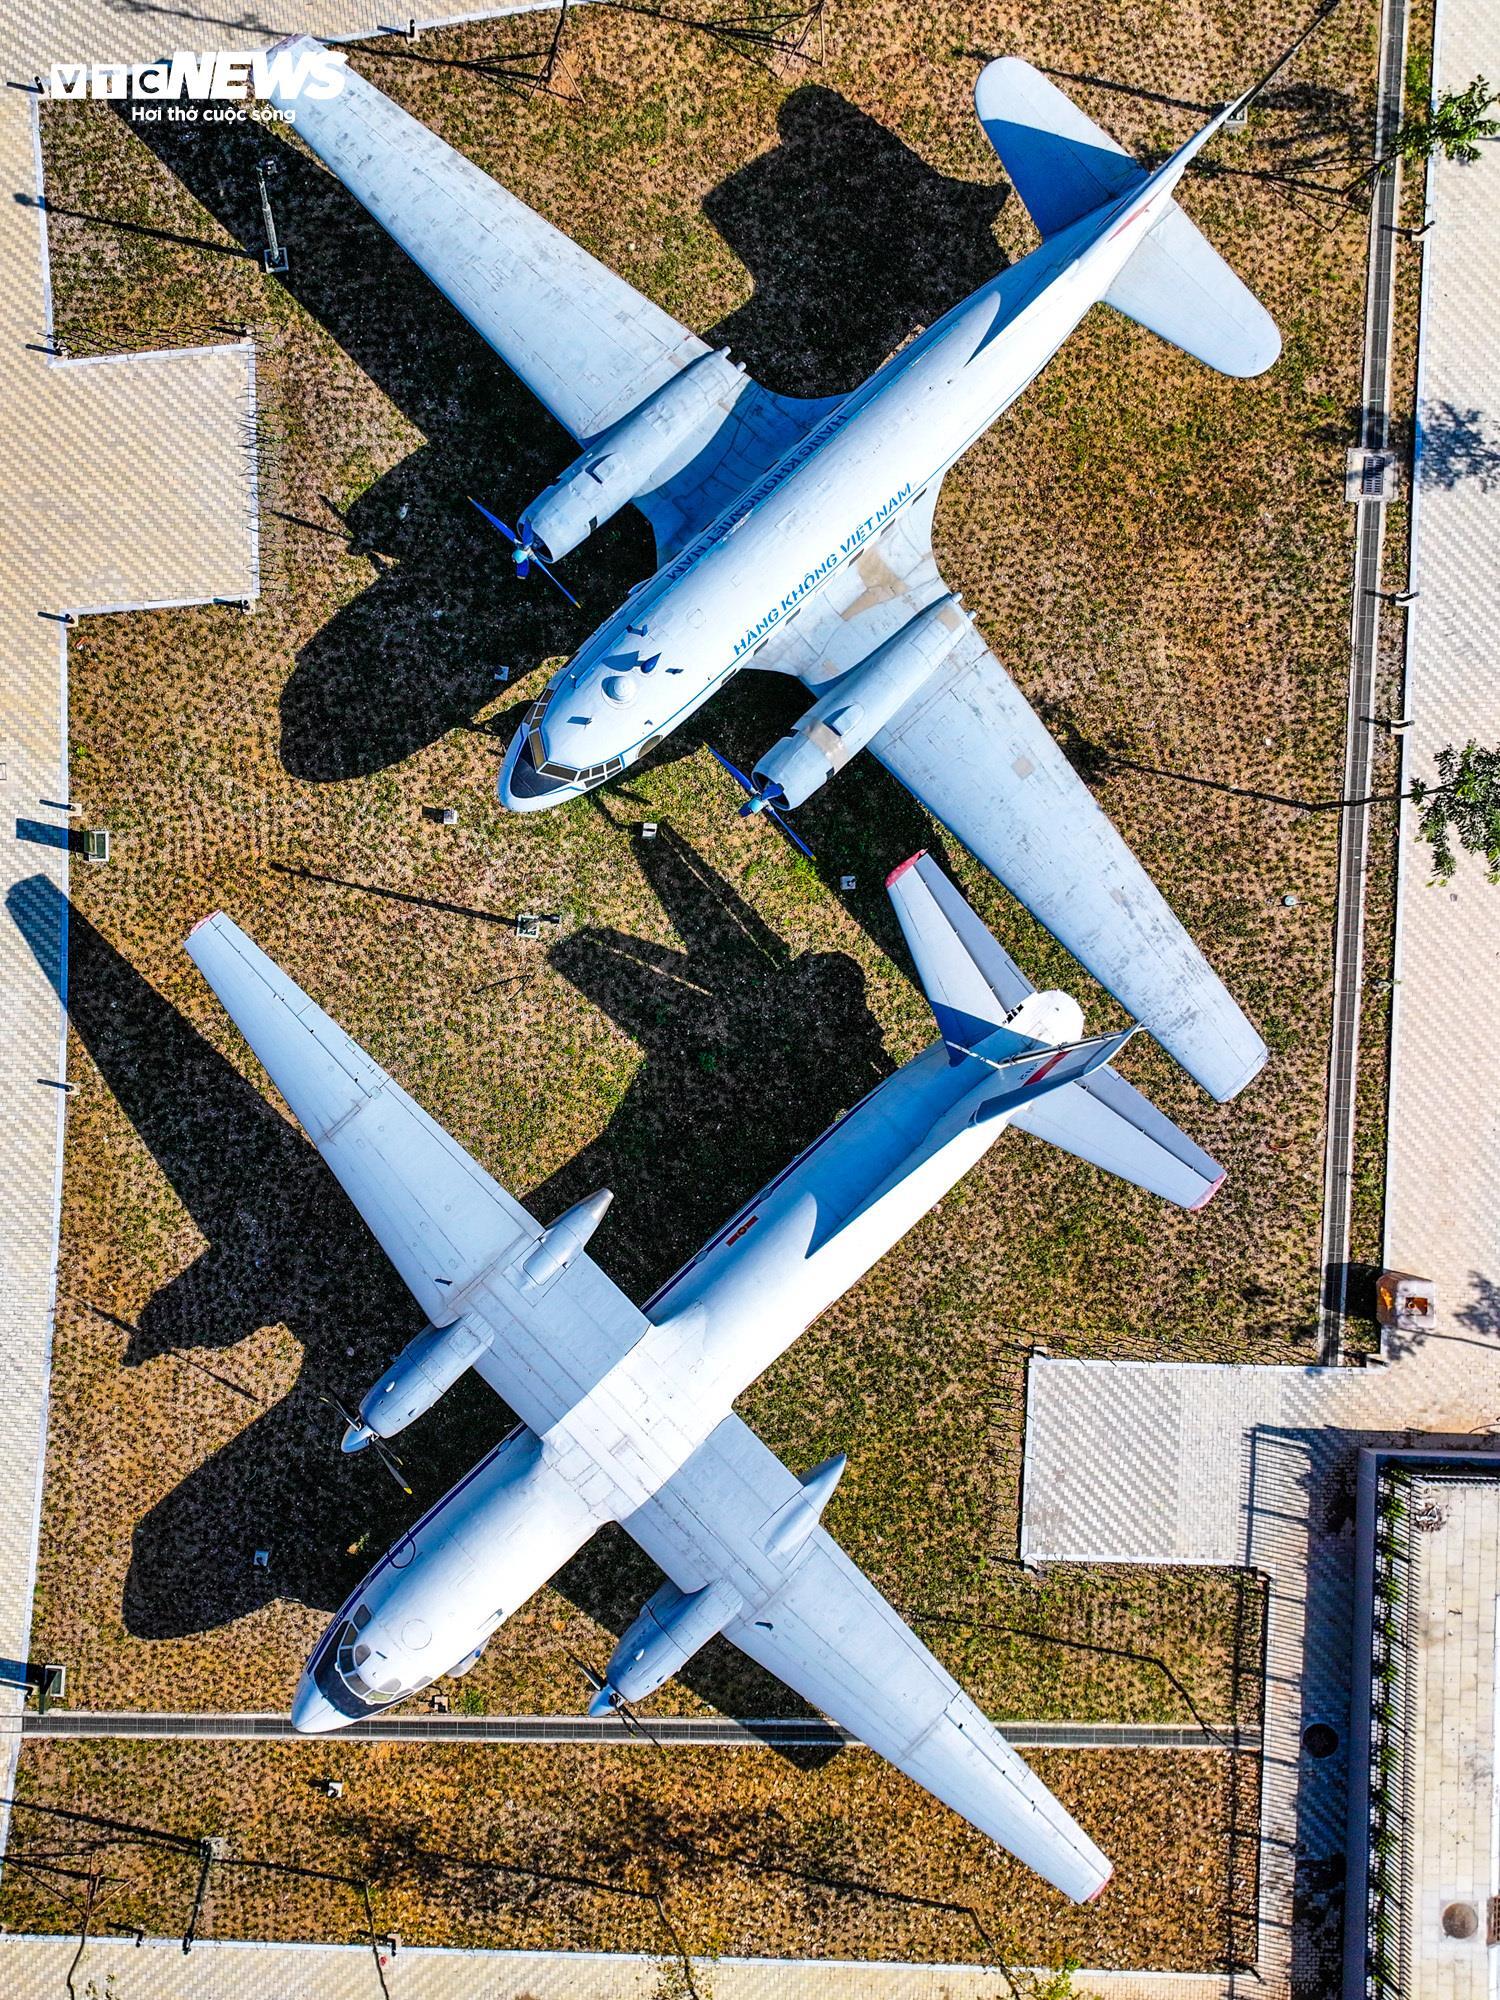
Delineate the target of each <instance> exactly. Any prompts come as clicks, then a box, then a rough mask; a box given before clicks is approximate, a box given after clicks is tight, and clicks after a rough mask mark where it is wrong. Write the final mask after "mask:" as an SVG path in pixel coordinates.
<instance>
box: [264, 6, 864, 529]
mask: <svg viewBox="0 0 1500 2000" xmlns="http://www.w3.org/2000/svg"><path fill="white" fill-rule="evenodd" d="M281 46H283V47H284V48H285V49H286V50H287V51H288V53H291V54H295V52H296V51H297V50H298V49H300V48H304V47H305V48H315V47H317V46H318V44H317V43H316V42H314V41H313V39H312V38H311V37H310V36H305V35H304V36H299V37H296V38H294V39H292V40H290V41H288V42H286V43H285V44H282V45H281ZM271 99H272V101H273V102H275V101H277V99H276V92H275V91H274V90H273V91H272V92H271ZM288 108H290V109H293V110H294V111H295V116H296V131H297V136H298V138H299V139H302V140H304V141H305V142H306V143H307V145H309V146H310V147H311V148H312V150H313V152H314V153H316V154H317V156H318V158H319V159H320V160H321V161H322V162H323V164H324V165H325V166H326V167H328V168H329V169H330V170H331V171H332V172H333V173H334V174H336V175H337V177H338V178H339V180H341V181H342V182H343V184H344V186H345V187H346V188H348V190H349V192H350V193H351V194H352V195H353V196H354V198H355V199H356V201H358V202H360V203H361V204H362V205H363V206H364V207H365V208H366V209H368V210H369V212H370V214H371V215H372V216H374V218H375V220H376V221H377V222H378V223H379V224H380V225H381V227H382V228H383V229H385V230H386V231H387V232H388V233H389V234H390V235H391V236H392V237H393V238H394V239H395V241H396V242H397V243H398V244H399V245H400V246H401V248H402V249H403V250H404V251H405V252H406V254H407V256H409V257H410V258H411V259H412V261H413V263H415V264H416V265H417V266H418V268H419V269H420V270H422V271H424V272H425V273H426V275H427V276H428V277H429V278H431V280H432V282H433V283H434V284H435V285H436V286H437V288H438V290H439V291H440V292H441V293H442V294H443V296H444V297H445V298H446V299H447V300H448V302H449V303H450V304H451V305H453V306H454V307H456V308H457V310H458V311H459V312H461V313H462V314H463V316H464V318H465V319H466V320H467V321H468V322H469V324H470V325H471V326H472V327H473V328H474V330H475V332H476V333H478V334H479V335H480V337H481V338H482V339H484V340H486V341H487V342H488V343H489V345H490V346H491V347H492V348H494V350H495V352H496V353H497V354H498V355H499V356H500V358H501V360H502V361H504V362H505V363H506V365H507V366H508V367H509V368H511V369H512V370H514V372H515V373H516V374H517V375H519V376H520V378H521V380H522V381H523V382H524V383H525V384H526V386H527V388H528V389H530V390H531V392H532V394H533V395H534V396H536V397H537V399H538V401H540V402H541V403H543V404H545V406H546V407H547V409H548V410H549V411H550V412H551V413H552V415H553V416H554V417H555V418H556V419H557V421H558V422H559V423H560V424H561V425H563V427H564V428H565V429H566V430H568V431H571V432H572V434H573V436H574V437H575V438H577V439H578V440H579V441H580V442H586V441H588V440H591V439H594V438H597V437H598V436H599V435H600V433H601V432H603V431H606V430H608V429H609V427H610V425H611V424H613V423H616V422H618V421H619V419H620V418H622V417H625V416H628V415H629V413H630V412H631V411H632V410H634V409H635V408H637V407H638V406H639V405H640V404H641V403H642V402H644V401H645V399H646V398H647V397H648V396H650V395H652V394H654V393H655V391H656V390H658V389H660V388H661V387H662V385H663V384H664V383H666V382H669V381H670V380H671V379H672V377H673V376H674V375H676V374H677V373H678V372H679V371H680V370H682V369H684V368H686V367H687V366H688V364H689V363H690V362H693V361H696V360H698V359H699V357H700V356H702V355H705V354H708V353H710V352H711V350H710V348H709V347H708V345H707V343H706V342H705V341H703V340H701V339H699V337H698V335H697V334H695V333H690V332H689V331H688V329H687V328H686V327H685V326H683V325H682V324H681V322H680V321H678V320H675V319H674V318H673V317H672V315H671V314H670V313H668V312H664V311H663V310H662V308H661V307H660V306H658V305H655V304H653V302H652V301H651V300H650V299H648V298H645V297H644V296H643V295H642V294H641V293H640V292H638V291H636V289H635V288H634V286H632V285H629V284H627V283H626V282H625V280H624V279H623V278H621V277H619V276H617V275H616V273H615V272H613V271H611V270H610V269H609V268H608V267H607V266H606V265H604V264H601V263H600V262H599V260H598V258H597V257H592V256H590V255H589V253H588V251H587V250H585V249H584V248H583V247H582V246H581V245H580V244H577V243H575V242H574V241H573V240H572V238H571V237H568V236H565V235H564V234H563V233H562V231H561V230H560V229H555V228H554V227H553V226H552V224H551V223H550V222H547V221H545V220H544V219H543V218H542V217H541V216H540V215H538V214H536V212H535V211H534V210H532V209H530V208H528V207H527V206H526V204H525V203H524V202H523V201H520V200H518V199H517V198H516V196H515V195H513V194H511V193H510V192H509V190H508V189H506V188H503V187H501V186H500V184H499V182H498V181H494V180H492V179H491V178H490V176H489V175H488V174H486V173H485V172H484V171H483V170H482V169H481V168H479V167H477V166H476V165H475V164H474V162H473V161H472V160H470V159H468V158H466V157H465V156H464V154H462V153H460V152H457V151H456V150H455V149H454V148H453V147H452V146H450V145H448V144H447V142H446V141H445V140H443V139H440V138H439V137H438V135H437V133H436V132H433V131H430V130H429V129H428V128H427V126H425V125H423V124H422V123H421V121H420V120H419V119H416V118H413V117H412V116H411V114H410V112H407V111H403V110H402V108H401V106H400V105H399V104H396V103H394V102H393V101H392V100H391V99H390V98H389V97H387V96H386V95H385V93H384V92H383V91H381V90H377V89H376V87H375V85H374V84H373V83H370V82H368V81H367V80H366V79H365V78H364V77H362V76H361V75H360V74H359V73H358V71H357V70H354V69H346V70H345V72H344V86H343V89H342V90H341V91H340V92H339V93H338V95H337V96H335V97H330V98H326V99H323V100H321V101H315V100H313V99H311V98H309V97H308V96H306V95H299V96H298V97H297V98H296V99H295V101H294V103H293V104H291V105H289V107H288ZM838 400H839V399H838V398H833V399H832V400H831V401H829V400H808V399H802V398H796V397H786V396H777V395H774V394H773V393H772V392H771V391H770V390H768V389H764V388H762V387H761V385H760V384H759V383H758V382H755V381H753V380H752V379H751V378H750V377H749V376H748V375H747V376H742V377H740V378H739V387H738V389H737V391H736V393H735V394H734V396H733V399H732V401H728V402H726V408H725V413H724V417H723V421H722V423H721V425H720V429H719V432H718V434H717V435H716V436H715V437H714V438H713V439H712V441H711V443H709V444H708V445H706V446H705V447H703V448H702V449H701V450H700V451H699V452H698V453H697V455H696V456H695V458H694V460H693V463H692V464H691V465H690V466H688V467H686V468H685V469H684V470H683V471H682V472H680V473H679V474H678V475H677V476H676V477H675V478H672V479H669V480H667V481H665V482H664V483H663V484H662V485H661V486H659V487H658V488H657V489H656V490H655V491H654V492H653V493H651V494H649V495H643V496H642V497H641V498H640V499H639V500H637V502H636V505H637V506H639V507H640V509H641V511H642V512H643V513H644V514H645V515H646V517H647V519H648V520H649V521H650V522H651V525H652V527H653V528H654V529H655V531H656V538H657V545H658V552H659V554H660V557H661V559H662V560H663V561H666V560H667V559H668V558H669V557H670V556H671V555H672V554H674V553H675V552H676V550H677V549H679V548H680V547H682V545H683V544H684V543H685V542H687V541H689V540H691V539H692V536H693V535H695V534H696V533H697V532H698V530H699V529H700V528H702V527H705V526H707V524H708V522H710V521H711V520H713V519H714V518H715V516H716V515H718V514H719V513H721V512H722V511H723V509H724V507H726V506H727V505H728V503H729V501H730V500H731V499H732V498H733V497H734V496H735V494H737V493H738V492H740V491H742V490H743V488H744V487H745V486H746V485H748V484H749V483H750V481H751V480H753V479H754V478H756V477H757V476H758V475H759V474H760V473H761V472H763V471H765V470H767V469H768V468H769V467H770V466H772V465H774V464H775V463H776V461H777V459H779V458H780V457H781V456H782V455H783V453H785V452H786V451H787V450H789V449H790V447H791V446H792V445H793V444H794V443H795V442H796V441H797V440H798V439H799V438H800V437H802V436H803V435H804V434H805V433H806V432H807V431H808V430H809V429H810V428H811V427H812V425H813V424H814V423H816V422H817V420H818V418H819V417H821V416H822V415H824V414H825V413H826V411H827V410H829V409H830V408H831V407H833V404H834V403H836V402H837V401H838Z"/></svg>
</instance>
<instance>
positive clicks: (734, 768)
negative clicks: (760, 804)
mask: <svg viewBox="0 0 1500 2000" xmlns="http://www.w3.org/2000/svg"><path fill="white" fill-rule="evenodd" d="M708 754H709V756H710V757H712V758H713V760H714V762H715V763H717V764H722V765H723V766H724V769H725V770H726V771H727V772H728V773H729V775H730V777H731V778H733V780H734V782H735V783H736V784H737V785H738V786H739V788H740V790H741V791H742V792H748V793H749V794H750V796H751V798H752V799H753V798H754V797H755V787H754V785H752V784H751V782H750V780H749V779H748V778H747V777H746V776H745V774H744V772H743V771H742V770H741V769H740V767H739V765H738V764H731V763H730V761H729V759H728V758H727V757H726V756H725V755H724V754H723V752H722V751H720V750H715V748H714V746H713V745H712V743H710V744H709V746H708Z"/></svg>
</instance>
